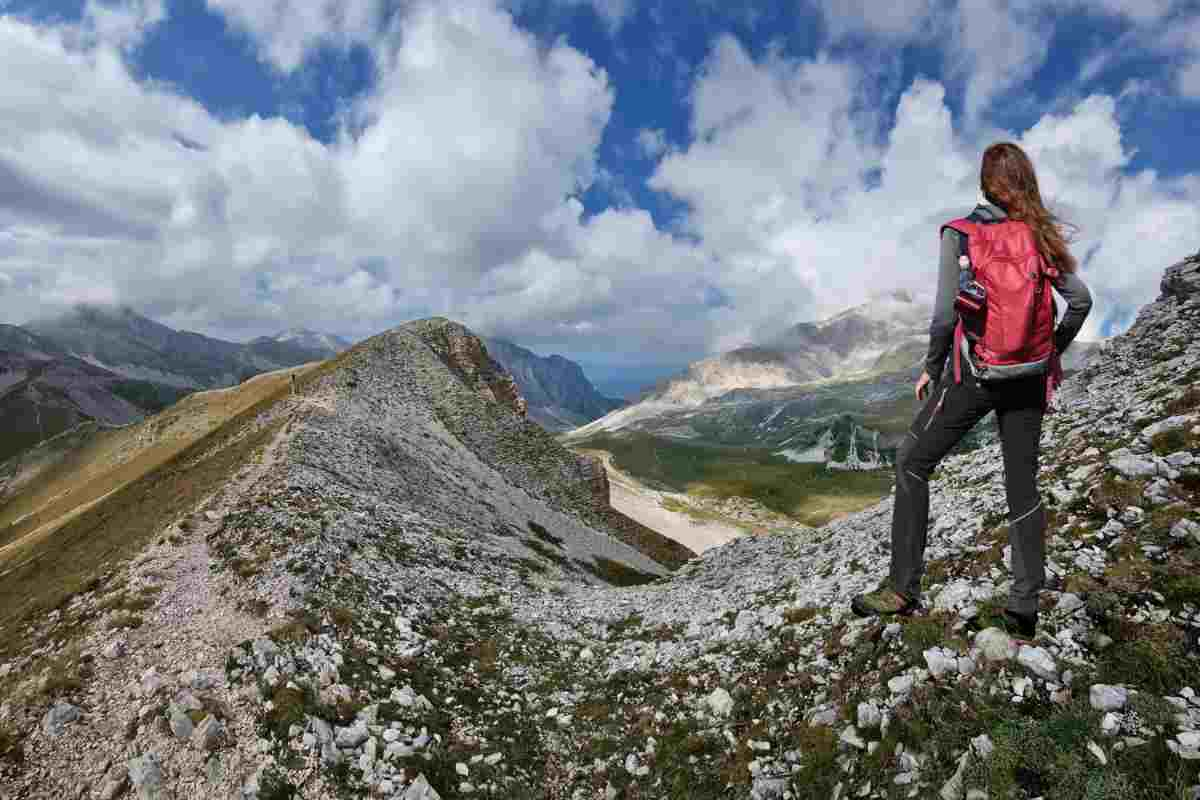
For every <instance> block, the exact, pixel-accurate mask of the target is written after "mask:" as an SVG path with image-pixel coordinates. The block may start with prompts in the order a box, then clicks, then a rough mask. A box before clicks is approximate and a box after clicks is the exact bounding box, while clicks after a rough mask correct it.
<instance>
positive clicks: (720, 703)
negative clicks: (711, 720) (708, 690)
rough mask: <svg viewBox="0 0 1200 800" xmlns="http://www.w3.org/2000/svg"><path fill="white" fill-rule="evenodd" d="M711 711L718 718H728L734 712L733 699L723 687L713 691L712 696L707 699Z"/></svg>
mask: <svg viewBox="0 0 1200 800" xmlns="http://www.w3.org/2000/svg"><path fill="white" fill-rule="evenodd" d="M705 702H706V703H708V707H709V709H711V710H712V713H714V714H716V715H717V716H718V717H727V716H729V714H730V713H731V712H732V711H733V698H732V697H730V696H729V692H727V691H725V690H724V689H722V688H721V687H719V686H718V687H717V688H716V689H713V690H712V694H710V695H709V696H708V697H706V698H705Z"/></svg>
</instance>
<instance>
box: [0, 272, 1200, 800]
mask: <svg viewBox="0 0 1200 800" xmlns="http://www.w3.org/2000/svg"><path fill="white" fill-rule="evenodd" d="M1193 274H1194V271H1193V270H1192V267H1191V266H1189V265H1186V264H1185V265H1180V268H1179V269H1177V270H1174V271H1172V272H1170V273H1169V274H1168V277H1169V278H1170V283H1169V288H1170V291H1165V293H1164V297H1163V298H1162V299H1161V300H1160V301H1159V302H1156V303H1154V304H1152V305H1150V306H1147V307H1146V308H1145V309H1143V310H1142V312H1141V313H1140V315H1139V317H1138V320H1137V323H1136V324H1135V325H1134V326H1133V328H1131V330H1130V332H1129V333H1128V334H1126V335H1124V336H1122V337H1118V338H1117V339H1115V340H1113V341H1111V342H1109V343H1108V344H1107V345H1105V347H1104V348H1103V350H1102V352H1100V353H1098V354H1097V356H1096V357H1094V358H1092V359H1091V360H1090V361H1089V362H1088V364H1087V366H1086V367H1084V368H1083V369H1081V370H1080V371H1079V372H1078V373H1076V374H1075V375H1073V376H1072V377H1071V378H1070V379H1069V380H1068V382H1067V384H1066V385H1065V387H1064V390H1063V392H1062V394H1061V399H1062V402H1063V409H1062V410H1061V411H1060V412H1059V413H1057V414H1055V415H1052V416H1051V417H1049V418H1048V419H1047V421H1046V425H1045V442H1046V446H1045V447H1044V449H1043V460H1042V472H1041V474H1042V483H1043V489H1044V494H1045V502H1046V504H1047V506H1048V509H1049V516H1050V527H1049V531H1048V541H1047V565H1046V566H1047V572H1046V580H1047V585H1046V590H1045V592H1044V593H1043V602H1042V614H1041V620H1040V624H1039V630H1038V635H1037V636H1036V638H1035V640H1034V641H1033V642H1031V643H1028V644H1023V643H1019V642H1016V641H1013V640H1012V639H1010V637H1009V636H1008V635H1007V634H1005V633H1004V632H1003V631H1001V630H999V629H998V628H997V627H996V614H997V610H998V609H999V607H1000V606H1001V605H1002V604H1003V602H1004V596H1005V592H1006V589H1007V583H1008V581H1009V579H1010V574H1009V567H1008V553H1007V548H1006V543H1007V538H1006V537H1007V526H1006V524H1005V522H1006V512H1007V508H1006V505H1005V496H1004V488H1003V466H1002V456H1001V453H1000V451H999V448H998V447H996V446H988V447H984V448H982V449H980V450H978V451H976V452H973V453H970V454H968V455H964V456H956V457H952V458H948V459H946V461H945V462H944V463H943V464H942V465H941V467H940V469H939V471H938V476H939V477H938V479H937V480H936V481H934V482H933V483H932V497H933V501H932V514H931V529H930V536H929V550H928V553H927V558H928V569H927V571H926V581H925V597H924V608H923V609H922V613H920V614H918V615H917V616H914V617H912V618H905V619H901V620H896V621H884V622H878V621H875V620H859V619H856V618H854V617H853V616H852V615H851V614H850V611H849V603H850V599H851V597H852V596H853V595H854V594H855V593H857V592H861V591H864V590H868V589H872V588H874V587H875V586H877V585H878V584H879V583H880V582H881V581H882V580H884V579H885V578H886V575H887V569H888V558H889V547H890V535H889V528H890V526H889V522H890V512H891V504H890V501H885V502H883V503H880V504H878V505H877V506H875V507H873V508H870V509H868V510H866V511H864V512H862V513H860V514H856V515H852V516H850V517H846V518H843V519H840V520H838V521H836V522H834V523H832V524H830V525H828V526H825V527H823V528H820V529H810V528H804V527H802V526H795V527H794V528H793V529H791V530H780V531H779V532H777V533H774V534H772V535H766V536H754V537H743V538H741V539H738V540H736V541H735V542H733V543H730V544H728V545H725V546H723V547H718V548H714V549H712V550H709V551H707V552H706V553H705V554H704V556H703V557H702V558H697V559H693V560H691V561H689V562H687V563H686V564H684V565H683V566H682V567H680V568H679V569H678V570H676V571H675V572H674V573H672V574H669V575H668V574H666V573H667V571H666V570H665V569H663V568H661V566H659V565H656V564H655V563H654V562H653V561H652V560H650V559H648V558H646V556H645V555H644V552H645V551H644V550H643V552H642V553H639V552H637V550H635V549H634V548H632V547H630V546H629V545H628V541H630V540H629V539H626V540H620V539H619V538H618V535H617V534H618V532H619V531H618V530H617V526H616V524H615V523H609V522H606V521H605V519H604V518H603V514H601V513H600V507H601V502H600V500H601V497H602V495H603V494H605V493H606V488H605V483H606V481H605V480H604V479H603V477H602V475H603V473H602V472H600V471H599V470H598V468H597V464H596V462H594V461H589V460H581V459H578V458H575V457H574V456H572V455H570V454H569V453H565V451H563V450H562V449H561V448H559V447H558V446H557V445H556V444H555V442H554V440H553V439H552V438H551V437H550V436H549V435H548V434H546V433H545V432H544V431H541V430H540V429H539V428H537V426H535V425H533V424H532V423H531V422H529V421H528V420H526V419H523V418H522V417H520V416H519V415H518V414H516V413H513V409H514V405H513V404H512V401H511V399H510V400H501V401H499V402H497V401H494V400H493V399H492V398H493V397H495V398H502V397H504V396H505V394H504V392H503V391H500V392H497V391H496V390H495V389H494V388H493V386H492V384H491V383H490V382H489V381H490V380H491V379H489V378H488V377H487V369H486V364H485V363H484V362H482V361H481V360H479V359H478V358H477V357H476V356H473V355H471V354H472V353H473V352H475V350H474V346H473V345H472V344H471V343H470V342H468V341H466V340H465V339H464V340H463V341H462V342H461V343H460V345H458V346H457V347H452V346H451V341H452V340H453V339H454V338H455V337H459V336H464V335H465V334H461V333H460V332H457V331H453V330H451V329H450V328H448V327H447V325H446V323H444V321H431V322H426V323H417V324H410V325H407V326H401V327H400V328H397V329H395V330H393V331H389V332H388V333H387V334H384V335H382V336H380V337H376V338H374V339H372V340H369V341H368V342H365V343H363V344H362V345H359V346H358V347H356V348H354V349H353V350H351V351H349V352H348V353H345V354H343V355H341V356H339V357H338V358H337V359H335V360H333V361H331V362H329V363H328V364H326V365H323V366H322V367H320V368H317V369H314V370H311V371H309V372H307V373H305V375H304V377H303V378H302V380H301V381H300V386H299V393H298V395H297V397H296V398H294V399H290V400H288V401H287V402H286V403H275V404H273V405H270V406H264V407H260V408H259V409H258V411H257V412H256V413H258V415H259V416H258V417H255V419H256V420H257V423H256V424H259V425H261V426H262V430H264V431H267V432H273V437H274V438H273V439H271V441H270V442H269V443H268V444H266V445H264V446H263V447H262V449H261V454H260V455H257V456H252V457H248V458H246V459H245V460H244V461H242V462H239V463H237V464H235V465H234V466H233V467H231V468H230V469H229V470H228V474H227V478H228V482H227V483H226V485H225V486H224V488H223V489H222V490H221V491H220V492H218V493H217V494H216V495H215V496H213V497H212V498H211V499H205V501H204V503H205V504H203V505H199V506H197V507H196V513H195V514H194V515H192V516H189V517H188V518H187V520H186V521H184V520H180V521H177V522H175V523H172V524H168V525H165V526H164V527H163V528H162V529H161V530H160V531H157V532H156V535H155V537H153V538H152V539H151V541H153V542H155V544H152V545H151V546H149V547H147V548H146V549H144V550H143V551H141V552H140V553H139V555H138V556H137V558H136V559H134V560H132V561H131V562H130V563H128V564H121V565H114V566H112V567H111V568H110V569H109V570H107V571H106V572H105V573H104V574H102V575H100V576H98V583H96V584H87V585H85V586H83V587H81V589H80V591H79V592H78V593H77V594H76V595H75V596H74V597H73V598H72V599H70V600H69V601H67V602H64V603H62V604H61V606H60V608H59V610H58V612H57V614H51V613H43V614H41V615H40V616H36V617H31V618H29V619H25V620H22V622H21V624H20V625H18V626H15V627H14V628H12V629H6V630H4V631H0V633H3V634H4V636H3V637H2V638H0V642H2V644H0V647H3V648H5V649H3V650H0V652H3V657H2V663H0V678H4V679H5V682H4V683H0V692H4V695H3V698H0V699H2V700H3V702H0V728H2V729H3V730H0V734H8V735H7V738H5V736H4V735H0V756H4V757H2V758H0V785H4V786H5V787H6V788H7V787H9V786H12V787H16V790H15V793H16V794H17V795H18V796H21V795H22V794H24V795H26V796H38V793H39V792H40V793H41V794H46V795H62V794H64V793H68V794H74V793H78V792H79V791H80V787H81V786H84V787H86V788H88V789H92V788H99V790H100V791H101V792H108V791H109V790H108V788H107V787H116V788H113V789H112V792H113V794H111V795H108V796H117V795H119V794H120V792H121V791H124V790H125V788H126V787H127V786H130V784H132V787H131V789H132V792H133V793H134V794H136V795H139V796H143V797H154V796H159V797H172V796H174V797H184V796H186V797H202V798H208V797H212V798H216V797H222V798H225V797H230V796H234V797H241V798H243V800H246V799H248V798H262V799H263V800H266V798H274V797H284V796H290V795H293V794H295V795H296V796H302V797H320V798H324V797H330V798H332V797H348V796H349V797H388V798H404V800H412V798H434V797H446V798H449V797H458V796H476V797H493V798H501V797H503V798H531V799H532V798H545V797H567V798H574V797H581V798H601V797H604V798H614V797H615V798H626V799H627V800H630V799H632V798H672V797H689V798H691V797H696V798H718V797H751V798H759V799H766V798H772V799H774V800H779V799H781V798H788V797H791V798H817V797H820V798H830V797H848V796H854V797H858V796H861V797H870V798H876V800H884V799H885V798H888V799H890V798H895V797H900V796H904V797H908V796H914V797H940V798H943V800H955V799H956V798H957V799H958V800H964V798H966V797H973V796H979V792H986V793H987V796H990V797H995V798H1000V797H1013V798H1026V799H1028V798H1032V797H1035V796H1044V797H1054V798H1068V799H1069V800H1084V798H1106V799H1108V800H1117V799H1118V798H1122V799H1123V798H1136V797H1145V798H1158V797H1186V796H1191V795H1192V794H1195V792H1196V791H1197V789H1198V788H1200V701H1198V700H1197V691H1196V689H1197V688H1200V687H1197V686H1196V685H1195V681H1196V678H1195V676H1196V675H1197V674H1198V670H1197V665H1200V587H1198V586H1197V584H1196V579H1195V576H1196V575H1197V574H1198V573H1200V387H1198V386H1197V385H1196V384H1197V382H1198V381H1200V338H1198V337H1196V335H1195V332H1196V330H1197V329H1200V293H1198V292H1197V291H1196V289H1195V288H1194V287H1195V282H1194V281H1193V280H1192V278H1191V277H1189V276H1191V275H1193ZM454 352H457V353H459V355H452V354H453V353H454ZM451 365H452V366H451ZM464 376H465V377H464ZM483 387H486V391H484V388H483ZM197 457H199V456H197ZM181 463H182V462H181ZM187 463H190V462H187ZM180 469H184V467H182V466H181V467H180ZM181 475H182V477H183V478H187V477H188V473H186V471H185V472H183V473H181ZM177 486H179V484H171V486H170V487H169V488H171V490H172V491H175V490H176V487H177ZM138 489H139V492H138V495H137V496H138V497H142V496H143V495H142V492H143V491H145V492H151V493H152V492H153V491H154V490H153V487H149V486H141V485H139V487H138ZM205 497H206V498H207V495H205ZM100 510H101V511H102V512H107V511H109V510H111V509H106V508H105V507H104V506H101V507H100ZM181 522H182V523H184V524H180V523H181ZM97 524H99V523H97ZM0 535H3V534H2V532H0ZM0 541H3V540H2V539H0ZM0 546H2V545H0ZM3 556H4V551H3V550H0V558H3ZM2 571H3V570H2V569H0V572H2ZM132 609H137V612H136V614H137V617H138V619H139V622H140V627H132V622H131V620H130V618H129V617H130V615H131V614H133V613H134V611H133V610H132ZM68 637H75V641H74V643H73V644H72V643H71V642H70V641H69V640H68ZM14 642H15V643H18V644H14ZM20 643H24V644H20ZM48 643H53V647H49V646H48ZM60 654H61V656H60ZM72 654H75V655H72ZM48 655H51V656H53V657H54V659H55V660H54V661H53V662H52V663H51V662H50V661H48V660H47V656H48ZM63 678H68V679H69V680H64V679H63ZM196 720H199V722H198V724H197V723H196ZM193 728H194V729H193ZM12 741H16V742H18V744H17V745H16V747H17V749H18V750H19V751H20V757H21V760H20V761H18V760H17V759H15V758H13V757H10V756H8V755H7V754H8V753H9V752H11V751H10V750H6V749H5V748H6V747H9V745H7V744H6V743H7V742H12ZM85 756H86V757H85ZM94 764H101V765H103V764H107V765H108V766H107V771H106V772H104V773H103V774H101V773H100V771H99V768H93V767H91V766H90V765H94Z"/></svg>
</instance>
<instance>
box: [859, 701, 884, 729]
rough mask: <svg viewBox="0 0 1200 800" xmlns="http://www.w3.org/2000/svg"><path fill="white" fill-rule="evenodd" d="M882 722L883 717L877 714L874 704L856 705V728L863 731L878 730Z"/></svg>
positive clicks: (877, 710)
mask: <svg viewBox="0 0 1200 800" xmlns="http://www.w3.org/2000/svg"><path fill="white" fill-rule="evenodd" d="M882 721H883V715H882V714H880V712H879V706H877V705H875V704H874V703H859V704H858V727H860V728H862V729H863V730H873V729H875V728H878V727H879V723H880V722H882Z"/></svg>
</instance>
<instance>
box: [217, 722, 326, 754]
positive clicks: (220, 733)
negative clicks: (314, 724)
mask: <svg viewBox="0 0 1200 800" xmlns="http://www.w3.org/2000/svg"><path fill="white" fill-rule="evenodd" d="M195 741H196V746H198V747H199V748H200V749H201V750H204V751H206V752H212V751H213V750H216V749H217V748H219V747H220V746H221V744H222V743H223V742H224V741H225V726H224V725H222V724H221V723H220V721H218V720H217V719H216V718H215V717H213V716H212V715H209V716H207V717H205V718H204V719H203V720H201V722H200V725H199V727H197V728H196V733H195ZM313 744H316V737H313ZM311 746H312V745H309V747H311Z"/></svg>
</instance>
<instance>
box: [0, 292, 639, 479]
mask: <svg viewBox="0 0 1200 800" xmlns="http://www.w3.org/2000/svg"><path fill="white" fill-rule="evenodd" d="M350 345H351V343H350V342H349V341H347V340H345V339H343V338H341V337H338V336H335V335H332V334H328V333H320V332H316V331H311V330H307V329H304V328H294V329H290V330H286V331H282V332H280V333H278V334H276V335H274V336H261V337H258V338H256V339H252V340H251V341H249V342H245V343H238V342H230V341H225V340H222V339H217V338H213V337H210V336H205V335H203V334H199V333H192V332H189V331H178V330H175V329H173V328H170V327H168V326H166V325H163V324H161V323H158V322H155V321H153V320H151V319H148V318H146V317H144V316H142V315H140V314H138V313H137V312H135V311H134V310H133V309H130V308H127V307H116V308H113V307H102V306H94V305H79V306H75V307H74V308H72V309H70V310H69V311H68V312H67V313H65V314H62V315H60V316H57V317H53V318H49V319H44V320H37V321H34V322H31V323H28V324H26V325H24V326H15V325H0V427H2V428H3V429H4V430H5V431H6V433H7V435H6V436H5V437H4V441H3V442H2V443H0V461H3V460H4V459H6V458H9V457H11V456H12V455H14V454H16V453H18V452H21V451H22V450H24V449H25V448H27V447H29V446H30V445H33V444H36V443H37V442H40V441H43V440H45V439H48V438H50V437H53V436H55V435H57V434H58V433H61V432H62V431H65V430H68V429H69V428H72V427H74V426H75V425H78V424H79V423H81V422H86V421H95V422H96V423H98V424H100V425H126V424H128V423H130V422H132V421H134V420H137V419H140V418H141V417H142V416H144V415H145V414H147V413H153V412H157V411H159V410H161V409H163V408H165V407H167V406H169V405H170V404H171V403H174V402H175V401H176V400H178V399H179V398H181V397H182V396H184V395H185V394H187V393H189V392H192V391H197V390H206V389H215V388H222V387H226V386H233V385H236V384H238V383H240V382H242V381H244V380H245V379H246V378H249V377H251V376H253V375H258V374H260V373H263V372H270V371H273V370H278V369H283V368H286V367H291V366H296V365H298V364H305V363H308V362H312V361H321V360H324V359H327V358H330V357H332V356H334V355H337V354H338V353H340V352H343V351H344V350H346V349H348V348H349V347H350ZM487 347H488V350H489V351H492V352H493V356H494V357H495V358H496V360H498V361H499V362H500V363H502V364H503V365H504V366H505V368H507V369H508V370H509V372H510V373H511V374H512V375H513V376H514V377H515V378H516V380H517V384H518V386H519V387H520V388H521V391H522V393H523V394H524V395H525V397H526V398H528V403H529V414H530V417H531V418H532V419H534V420H535V421H537V422H538V423H540V424H541V425H543V426H544V427H545V428H546V429H547V430H552V431H562V430H568V429H571V428H574V427H577V426H579V425H583V424H586V423H588V422H590V421H592V420H594V419H596V418H598V417H601V416H603V415H604V414H607V413H608V412H609V411H612V410H613V409H614V408H617V407H619V406H620V405H621V401H618V400H613V399H610V398H607V397H604V396H602V395H601V394H600V393H599V392H597V391H596V389H595V387H593V386H592V384H591V383H590V382H589V381H588V379H587V377H586V376H585V375H584V374H583V370H582V369H580V367H579V365H578V364H576V363H574V362H573V361H570V360H568V359H566V358H563V357H562V356H557V355H552V356H549V357H541V356H538V355H537V354H535V353H533V352H532V351H530V350H526V349H525V348H522V347H519V346H518V345H515V344H513V343H511V342H508V341H503V340H499V339H492V340H487Z"/></svg>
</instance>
